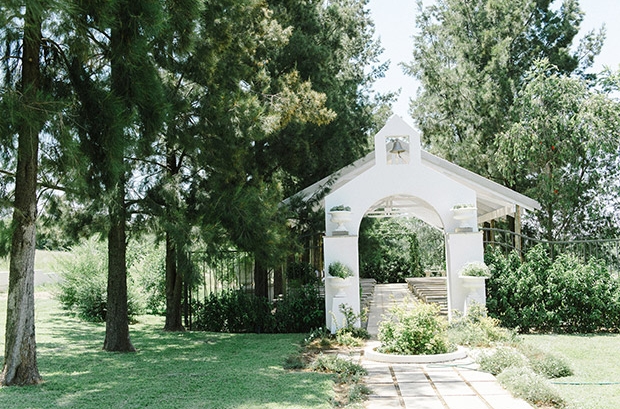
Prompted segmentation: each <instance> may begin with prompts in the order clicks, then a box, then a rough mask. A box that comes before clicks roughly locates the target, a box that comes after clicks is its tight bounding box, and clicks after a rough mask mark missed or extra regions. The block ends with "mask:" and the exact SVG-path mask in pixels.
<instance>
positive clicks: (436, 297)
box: [406, 277, 448, 315]
mask: <svg viewBox="0 0 620 409" xmlns="http://www.w3.org/2000/svg"><path fill="white" fill-rule="evenodd" d="M406 280H407V285H408V286H409V290H411V292H412V293H413V295H415V296H416V297H417V298H418V299H420V300H421V301H424V302H426V303H435V304H439V306H440V307H441V313H442V314H445V315H447V314H448V281H447V279H446V277H416V278H407V279H406Z"/></svg>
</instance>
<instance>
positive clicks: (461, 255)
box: [446, 232, 486, 319]
mask: <svg viewBox="0 0 620 409" xmlns="http://www.w3.org/2000/svg"><path fill="white" fill-rule="evenodd" d="M482 242H483V240H482V232H470V233H447V234H446V269H447V276H448V317H449V318H450V319H451V318H452V311H454V310H456V311H460V312H462V313H465V311H466V308H467V298H468V295H469V293H470V289H468V288H466V287H465V286H464V285H463V282H462V280H461V279H459V271H460V270H461V268H463V266H464V265H465V264H467V263H471V262H472V261H484V250H483V245H482ZM484 291H485V289H484V286H483V287H482V292H481V293H479V294H477V298H478V300H479V301H482V305H484V304H485V302H486V299H485V294H484ZM479 292H480V291H479Z"/></svg>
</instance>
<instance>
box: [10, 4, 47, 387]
mask: <svg viewBox="0 0 620 409" xmlns="http://www.w3.org/2000/svg"><path fill="white" fill-rule="evenodd" d="M40 48H41V14H40V11H39V10H36V9H34V10H33V7H27V8H26V15H25V20H24V43H23V55H22V93H23V96H24V105H25V109H24V111H25V112H23V114H24V117H25V118H23V119H21V123H20V125H19V129H18V134H19V135H18V148H17V171H16V175H15V204H14V206H15V207H14V210H13V227H14V230H13V237H12V242H11V253H10V257H11V261H10V266H9V292H8V300H7V318H6V334H5V337H6V338H5V350H4V366H3V368H2V373H1V374H0V383H1V384H2V385H7V386H8V385H34V384H38V383H40V382H41V375H40V374H39V369H38V367H37V345H36V340H35V328H34V256H35V244H36V242H35V240H36V227H35V222H36V218H37V167H38V151H39V131H40V129H41V125H40V120H39V117H40V113H38V114H37V116H35V115H30V114H32V113H33V112H34V109H33V108H34V107H33V105H34V104H35V103H36V93H37V91H38V85H39V84H38V82H39V69H40V68H39V51H40Z"/></svg>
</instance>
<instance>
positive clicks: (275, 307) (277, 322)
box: [192, 284, 325, 333]
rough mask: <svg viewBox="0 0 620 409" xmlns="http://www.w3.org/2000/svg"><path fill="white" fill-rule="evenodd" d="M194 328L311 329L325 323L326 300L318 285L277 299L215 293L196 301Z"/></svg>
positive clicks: (283, 331) (296, 330)
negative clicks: (270, 299)
mask: <svg viewBox="0 0 620 409" xmlns="http://www.w3.org/2000/svg"><path fill="white" fill-rule="evenodd" d="M193 311H194V321H193V325H192V329H194V330H199V331H214V332H265V333H291V332H308V331H310V330H311V329H312V328H318V327H320V326H321V325H323V323H324V319H325V301H324V298H323V296H322V295H321V294H320V292H319V289H318V287H317V286H314V285H310V284H309V285H305V286H301V287H299V288H296V289H291V291H289V293H288V294H287V295H286V296H285V297H283V298H281V299H278V300H276V301H269V300H268V299H266V298H264V297H257V296H255V295H254V294H251V293H247V292H244V291H233V290H231V291H225V292H221V293H212V294H210V295H208V296H207V297H206V298H205V299H204V300H203V301H195V302H194V305H193Z"/></svg>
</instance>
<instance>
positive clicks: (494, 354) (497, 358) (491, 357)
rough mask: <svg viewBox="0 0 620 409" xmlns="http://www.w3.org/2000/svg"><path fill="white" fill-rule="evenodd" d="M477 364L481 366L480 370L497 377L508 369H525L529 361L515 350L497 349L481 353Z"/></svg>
mask: <svg viewBox="0 0 620 409" xmlns="http://www.w3.org/2000/svg"><path fill="white" fill-rule="evenodd" d="M476 362H478V364H479V365H480V369H481V370H483V371H485V372H489V373H491V374H493V375H497V374H499V373H501V372H502V371H504V370H505V369H507V368H512V367H517V368H521V367H525V366H527V365H528V361H527V359H526V358H525V357H524V356H523V354H521V353H520V352H519V351H517V350H516V349H514V348H505V347H502V348H497V349H495V350H492V351H485V352H483V353H481V354H480V355H479V356H478V357H477V358H476Z"/></svg>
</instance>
